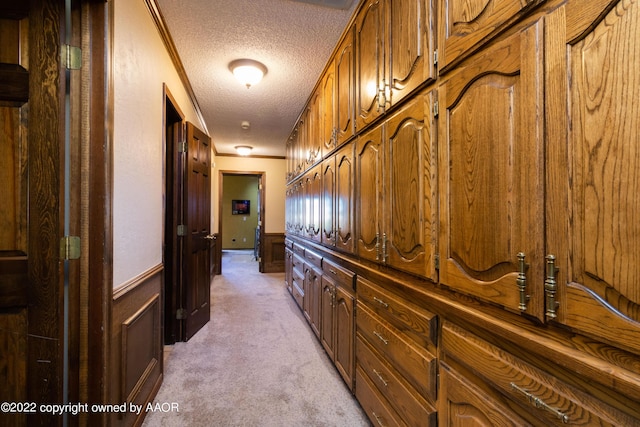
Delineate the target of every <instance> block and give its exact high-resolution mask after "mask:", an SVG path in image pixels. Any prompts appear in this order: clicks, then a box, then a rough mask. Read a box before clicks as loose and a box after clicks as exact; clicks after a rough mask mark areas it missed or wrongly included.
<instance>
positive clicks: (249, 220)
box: [217, 171, 265, 274]
mask: <svg viewBox="0 0 640 427" xmlns="http://www.w3.org/2000/svg"><path fill="white" fill-rule="evenodd" d="M264 175H265V172H248V171H247V172H242V171H220V174H219V177H218V187H219V188H218V230H219V234H218V239H219V242H220V244H219V245H217V250H218V251H219V254H218V256H219V258H218V259H221V257H222V250H223V249H231V250H233V249H244V250H247V249H250V250H252V251H253V257H254V259H255V260H256V261H258V270H259V271H260V272H261V273H262V272H263V271H264V263H263V257H262V253H263V252H262V242H263V241H264V239H263V236H264V200H265V199H264V192H265V188H264ZM247 202H248V203H247ZM243 209H245V210H243ZM217 265H218V268H219V271H218V272H217V274H221V273H222V262H219V263H217Z"/></svg>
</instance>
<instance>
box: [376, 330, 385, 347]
mask: <svg viewBox="0 0 640 427" xmlns="http://www.w3.org/2000/svg"><path fill="white" fill-rule="evenodd" d="M373 335H375V336H377V337H378V338H379V339H380V341H382V342H383V343H384V345H387V344H389V340H388V339H386V338H385V337H383V336H382V334H381V333H380V332H378V331H373Z"/></svg>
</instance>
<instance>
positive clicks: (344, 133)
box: [334, 28, 355, 146]
mask: <svg viewBox="0 0 640 427" xmlns="http://www.w3.org/2000/svg"><path fill="white" fill-rule="evenodd" d="M354 58H355V53H354V46H353V29H352V28H351V29H349V31H347V33H346V36H345V38H344V40H343V41H342V44H341V45H340V47H339V48H338V51H337V53H336V57H335V79H336V94H335V95H336V97H335V102H336V110H335V115H334V120H335V125H336V145H337V146H340V145H342V144H343V143H345V142H347V141H348V140H349V139H350V138H351V137H353V135H354V134H355V123H354V119H353V115H354V100H353V98H354V87H355V84H354V79H355V71H354Z"/></svg>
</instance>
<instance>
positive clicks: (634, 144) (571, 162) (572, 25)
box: [547, 0, 640, 354]
mask: <svg viewBox="0 0 640 427" xmlns="http://www.w3.org/2000/svg"><path fill="white" fill-rule="evenodd" d="M587 6H588V7H587ZM606 10H609V11H608V13H604V14H603V12H604V11H606ZM550 19H553V21H552V22H553V23H554V24H555V23H557V25H554V28H561V29H563V30H564V31H562V32H560V34H558V38H559V40H558V41H559V44H555V45H554V46H551V47H550V48H549V53H548V56H549V57H550V59H552V60H553V63H554V64H559V65H560V66H562V67H565V69H566V72H565V73H564V74H563V73H558V74H554V75H550V77H556V76H557V79H556V81H554V82H553V83H554V85H553V87H556V88H561V89H563V90H557V91H555V92H553V93H550V94H549V97H550V101H553V105H554V106H556V105H557V106H558V108H559V110H558V111H563V110H564V108H568V111H569V115H568V117H569V119H570V124H571V126H570V127H568V126H567V123H566V122H564V121H562V122H561V124H562V126H558V127H557V128H556V127H554V130H555V132H556V133H554V140H553V141H552V142H555V141H557V143H558V145H559V146H563V145H564V141H563V140H564V139H565V138H566V135H567V134H566V133H565V134H563V133H562V130H563V129H567V128H568V129H569V132H568V144H567V146H568V147H569V149H568V152H567V153H566V156H567V159H568V167H567V162H566V160H565V159H564V158H563V157H560V156H557V155H558V154H560V155H565V154H564V153H562V152H558V151H554V152H553V154H556V156H557V157H555V158H550V159H549V162H550V164H551V165H553V166H554V168H553V169H552V170H551V173H550V174H549V177H550V179H553V180H552V181H551V182H550V183H549V185H554V182H556V181H559V182H565V183H571V185H570V186H567V184H564V185H563V186H562V187H558V186H556V185H554V188H559V189H566V190H567V191H568V196H567V192H565V191H561V192H558V193H557V194H553V196H554V199H553V202H554V203H553V209H552V210H551V209H550V210H549V221H548V222H550V223H551V224H552V225H553V228H550V230H549V232H548V238H549V245H548V248H547V251H548V253H549V254H553V255H555V256H556V260H557V261H556V267H557V268H558V278H557V283H558V293H557V303H559V306H557V311H556V310H555V309H556V305H552V306H551V305H548V306H547V317H548V319H549V320H554V319H555V320H556V321H558V322H560V323H563V324H565V325H567V326H570V327H571V328H573V329H574V330H578V331H580V332H583V333H585V334H587V335H590V336H594V337H596V338H598V339H599V340H604V341H606V342H609V343H612V344H614V345H616V346H618V347H621V348H625V349H628V350H631V351H633V352H634V353H636V354H638V353H639V352H640V179H639V178H638V171H640V141H639V140H638V135H640V114H639V110H638V100H639V99H640V80H638V78H637V76H638V75H639V74H640V55H639V54H638V53H639V52H638V43H637V40H639V39H640V4H639V3H638V1H637V0H636V1H609V0H607V1H604V0H600V1H593V2H589V3H588V5H585V4H583V3H582V2H576V1H570V2H568V3H567V5H566V8H562V9H560V10H559V11H558V13H555V14H553V15H552V16H551V17H550ZM632 40H633V41H636V42H631V41H632ZM552 48H554V49H552ZM551 53H553V55H555V56H553V57H552V56H551ZM559 69H562V68H559ZM555 116H556V115H555V114H554V117H550V120H556V117H555ZM562 117H564V115H562V116H560V118H561V119H562ZM554 123H555V122H554ZM565 200H568V201H569V206H568V209H566V208H565V207H564V204H563V202H564V201H565ZM567 227H568V231H567ZM550 309H553V311H550Z"/></svg>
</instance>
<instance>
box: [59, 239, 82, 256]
mask: <svg viewBox="0 0 640 427" xmlns="http://www.w3.org/2000/svg"><path fill="white" fill-rule="evenodd" d="M79 258H80V237H78V236H64V237H63V238H62V239H60V259H62V260H65V261H66V260H72V259H79Z"/></svg>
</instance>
